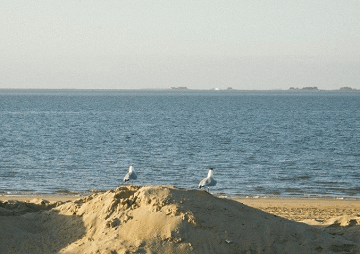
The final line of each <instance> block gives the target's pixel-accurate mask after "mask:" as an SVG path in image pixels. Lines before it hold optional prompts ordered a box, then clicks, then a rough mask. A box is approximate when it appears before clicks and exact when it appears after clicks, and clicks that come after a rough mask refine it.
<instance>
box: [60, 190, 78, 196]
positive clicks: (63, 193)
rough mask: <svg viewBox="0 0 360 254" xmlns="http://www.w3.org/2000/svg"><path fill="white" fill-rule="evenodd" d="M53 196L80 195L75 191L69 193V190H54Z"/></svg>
mask: <svg viewBox="0 0 360 254" xmlns="http://www.w3.org/2000/svg"><path fill="white" fill-rule="evenodd" d="M54 194H61V195H79V194H80V193H79V192H77V191H70V190H56V191H54Z"/></svg>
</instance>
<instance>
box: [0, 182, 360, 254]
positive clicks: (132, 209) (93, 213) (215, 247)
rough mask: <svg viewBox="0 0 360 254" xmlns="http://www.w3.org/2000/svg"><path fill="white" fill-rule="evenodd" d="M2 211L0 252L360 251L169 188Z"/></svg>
mask: <svg viewBox="0 0 360 254" xmlns="http://www.w3.org/2000/svg"><path fill="white" fill-rule="evenodd" d="M21 206H25V207H28V206H32V208H31V209H30V208H29V209H30V210H27V211H24V209H22V210H21V209H20V208H19V207H21ZM0 208H1V210H0V215H1V216H0V225H1V226H0V250H1V251H3V252H1V253H359V252H360V246H359V243H358V242H357V241H356V239H355V238H354V239H353V238H352V237H351V238H346V237H344V236H343V235H341V234H333V233H331V232H329V231H326V230H325V231H324V230H323V229H322V228H318V227H314V226H309V225H307V224H305V223H298V222H294V221H290V220H286V219H284V218H281V217H277V216H275V215H272V214H268V213H265V212H262V211H261V210H258V209H254V208H251V207H248V206H246V205H244V204H241V203H239V202H236V201H233V200H229V199H222V198H217V197H214V196H212V195H210V194H208V193H207V192H204V191H197V190H184V189H178V188H174V187H169V186H156V187H119V188H117V189H116V190H111V191H108V192H106V193H98V194H93V195H90V196H87V197H83V198H80V199H77V200H75V201H73V202H67V203H64V204H60V203H54V204H50V203H46V201H43V200H42V201H41V200H40V201H39V200H38V201H37V203H31V205H29V204H28V203H22V204H21V203H19V204H17V206H16V205H15V206H11V204H10V203H6V202H3V203H1V202H0ZM16 210H20V211H21V212H19V213H16V212H15V211H16ZM336 223H338V225H339V226H340V227H341V226H342V225H341V223H343V224H344V223H345V224H346V222H345V221H341V222H340V221H334V222H333V223H332V224H331V225H336ZM354 223H356V224H357V221H356V222H354V221H353V220H349V223H348V224H346V226H349V225H354ZM353 228H354V230H355V228H356V227H353ZM356 230H357V232H358V231H359V229H358V228H356Z"/></svg>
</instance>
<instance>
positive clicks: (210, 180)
mask: <svg viewBox="0 0 360 254" xmlns="http://www.w3.org/2000/svg"><path fill="white" fill-rule="evenodd" d="M216 183H217V181H216V180H215V179H214V177H213V168H210V170H209V172H208V175H207V177H206V178H204V179H202V180H201V181H200V183H199V188H200V189H201V188H203V187H204V188H205V187H207V188H208V192H210V186H215V185H216Z"/></svg>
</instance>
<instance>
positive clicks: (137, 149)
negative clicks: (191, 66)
mask: <svg viewBox="0 0 360 254" xmlns="http://www.w3.org/2000/svg"><path fill="white" fill-rule="evenodd" d="M130 164H132V165H134V167H135V170H136V171H137V173H138V180H137V181H136V182H135V183H136V184H137V185H159V184H166V185H174V186H177V187H183V188H197V185H198V183H199V181H200V180H201V179H202V178H204V177H205V176H206V175H207V171H208V169H209V168H210V167H213V168H214V177H215V178H216V179H217V181H218V184H217V186H215V187H213V188H212V189H211V191H212V192H215V193H218V194H224V195H232V196H234V195H235V196H247V195H250V196H256V195H259V196H280V197H287V196H295V197H352V198H360V184H359V180H360V92H330V91H326V92H325V91H324V92H300V91H293V92H291V91H277V92H270V91H269V92H244V91H81V90H79V91H78V90H69V91H66V90H65V91H62V90H24V91H22V90H0V195H15V194H34V193H36V194H38V193H45V194H46V193H49V194H50V193H67V192H74V193H86V192H88V191H90V190H99V189H100V190H105V189H112V188H115V187H117V186H119V185H122V184H123V183H122V178H123V177H124V175H125V174H126V172H127V170H128V167H129V165H130Z"/></svg>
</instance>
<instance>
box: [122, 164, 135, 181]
mask: <svg viewBox="0 0 360 254" xmlns="http://www.w3.org/2000/svg"><path fill="white" fill-rule="evenodd" d="M136 179H137V175H136V172H135V169H134V166H133V165H130V167H129V172H128V173H127V174H126V175H125V177H124V182H127V181H130V180H131V183H133V181H134V180H136Z"/></svg>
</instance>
